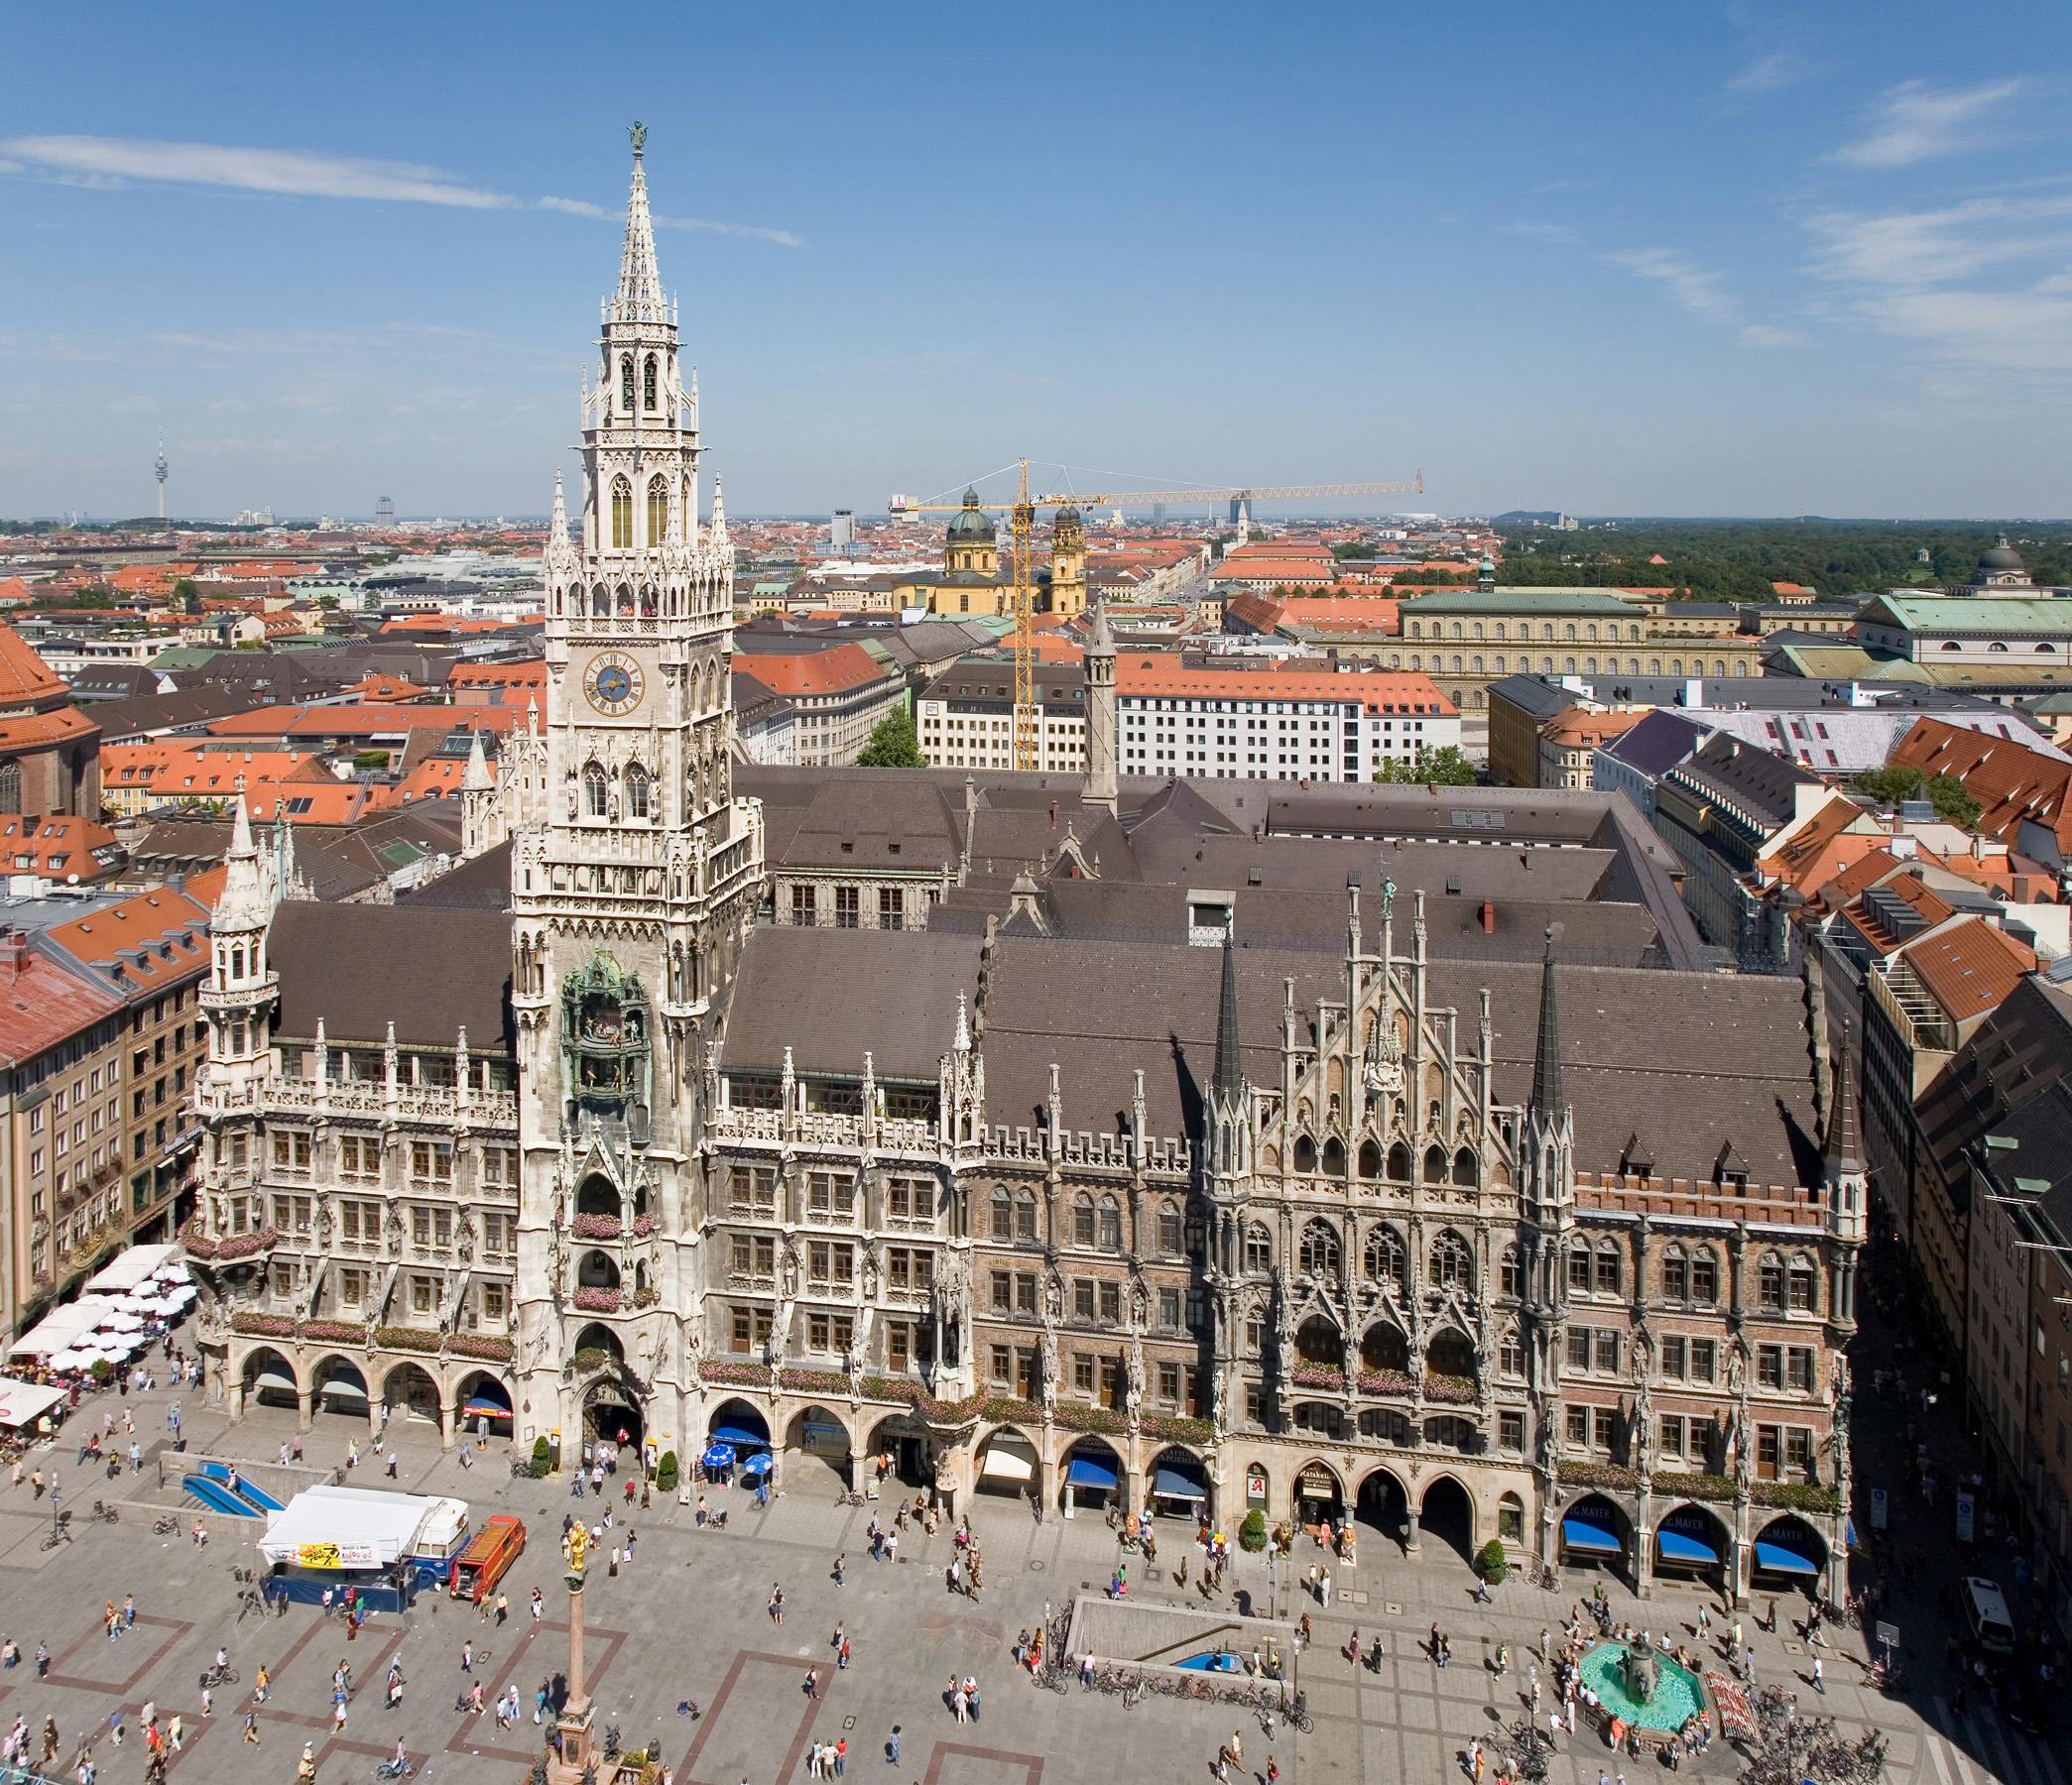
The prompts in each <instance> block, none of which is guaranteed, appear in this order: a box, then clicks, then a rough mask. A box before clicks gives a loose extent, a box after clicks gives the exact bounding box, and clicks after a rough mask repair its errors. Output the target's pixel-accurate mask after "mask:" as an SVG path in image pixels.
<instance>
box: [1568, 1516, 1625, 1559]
mask: <svg viewBox="0 0 2072 1785" xmlns="http://www.w3.org/2000/svg"><path fill="white" fill-rule="evenodd" d="M1599 1516H1601V1514H1600V1515H1599ZM1561 1540H1562V1542H1564V1543H1565V1544H1567V1545H1568V1547H1569V1548H1570V1549H1572V1550H1583V1551H1587V1552H1588V1553H1589V1554H1591V1555H1595V1556H1616V1555H1619V1554H1620V1553H1622V1552H1623V1551H1624V1550H1625V1548H1626V1545H1625V1544H1623V1543H1621V1542H1620V1541H1619V1533H1618V1532H1617V1531H1614V1530H1612V1529H1610V1528H1609V1527H1608V1526H1606V1525H1603V1524H1599V1523H1597V1522H1596V1519H1595V1518H1593V1517H1592V1515H1590V1514H1589V1513H1585V1514H1584V1515H1583V1516H1582V1517H1580V1518H1576V1517H1568V1518H1564V1519H1563V1520H1562V1521H1561Z"/></svg>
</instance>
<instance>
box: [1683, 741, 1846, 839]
mask: <svg viewBox="0 0 2072 1785" xmlns="http://www.w3.org/2000/svg"><path fill="white" fill-rule="evenodd" d="M1678 773H1679V774H1680V775H1682V776H1685V777H1687V778H1688V779H1689V780H1690V781H1691V782H1692V783H1693V784H1694V785H1697V786H1700V787H1703V788H1704V789H1706V790H1707V791H1708V792H1711V793H1714V794H1716V795H1718V796H1719V797H1720V798H1721V799H1723V800H1724V801H1725V802H1726V803H1727V804H1729V805H1731V806H1735V807H1739V808H1741V809H1743V810H1747V811H1753V812H1757V813H1760V814H1761V815H1762V816H1763V817H1765V818H1767V820H1768V821H1769V822H1770V824H1772V825H1778V824H1784V823H1787V822H1789V820H1790V819H1791V817H1792V815H1793V814H1794V812H1795V811H1796V809H1797V803H1798V796H1797V793H1796V791H1795V789H1796V788H1798V787H1801V786H1813V787H1817V786H1821V785H1823V784H1824V783H1823V782H1822V781H1821V779H1820V776H1819V775H1817V774H1815V773H1813V772H1812V771H1811V770H1810V769H1801V768H1800V767H1799V766H1798V765H1797V764H1796V763H1790V762H1786V761H1785V760H1784V759H1783V758H1782V757H1780V756H1774V755H1772V754H1771V753H1770V752H1769V751H1767V750H1759V749H1757V748H1756V746H1755V745H1753V744H1744V743H1743V742H1742V741H1741V740H1740V739H1739V738H1737V737H1735V736H1734V735H1733V734H1732V733H1731V732H1715V733H1714V734H1713V735H1712V736H1711V737H1710V738H1708V739H1707V740H1706V741H1705V742H1704V743H1703V744H1701V745H1699V746H1698V749H1697V751H1696V753H1695V754H1694V755H1693V756H1692V757H1691V759H1690V761H1688V762H1687V763H1684V764H1682V765H1681V766H1680V767H1679V770H1678Z"/></svg>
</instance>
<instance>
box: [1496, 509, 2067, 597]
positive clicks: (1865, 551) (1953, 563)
mask: <svg viewBox="0 0 2072 1785" xmlns="http://www.w3.org/2000/svg"><path fill="white" fill-rule="evenodd" d="M1496 527H1497V531H1498V533H1499V534H1501V535H1503V539H1504V562H1503V565H1502V566H1501V568H1500V569H1499V570H1498V573H1497V580H1498V581H1499V582H1502V583H1510V584H1522V585H1524V586H1527V587H1562V586H1583V587H1615V588H1635V587H1637V588H1668V587H1674V588H1675V589H1676V590H1678V591H1679V597H1678V598H1679V599H1683V600H1689V601H1737V602H1744V603H1752V602H1760V601H1769V600H1771V599H1773V597H1772V595H1771V593H1770V586H1769V585H1770V584H1771V583H1773V582H1795V583H1800V584H1803V585H1804V586H1805V587H1806V588H1809V589H1814V590H1817V591H1818V592H1819V593H1820V594H1821V595H1822V596H1823V597H1844V596H1857V595H1863V594H1867V593H1875V592H1877V591H1880V590H1884V589H1895V588H1905V587H1907V586H1909V585H1911V586H1913V587H1922V586H1940V585H1942V584H1945V583H1961V582H1963V581H1965V580H1966V579H1967V578H1968V577H1969V576H1970V575H1971V573H1972V569H1973V567H1974V566H1975V565H1976V564H1977V563H1978V561H1979V553H1980V552H1982V551H1984V550H1985V549H1986V548H1987V547H1988V546H1989V545H1993V544H1997V543H1998V542H1999V540H2000V537H2001V535H2003V534H2006V535H2007V536H2008V541H2009V543H2010V544H2011V545H2012V546H2013V547H2014V549H2015V550H2017V551H2018V552H2020V553H2021V559H2022V562H2023V563H2025V564H2026V565H2027V566H2028V571H2029V574H2030V575H2031V576H2032V577H2034V578H2035V580H2036V581H2037V582H2039V583H2057V584H2072V523H2068V522H2055V521H2051V522H2037V521H2029V522H2009V523H2005V524H1996V523H1990V522H1970V521H1961V522H1960V521H1915V522H1898V523H1895V522H1877V521H1825V520H1805V521H1620V522H1618V523H1616V524H1611V523H1604V522H1598V523H1590V524H1586V525H1585V526H1584V527H1583V528H1582V530H1581V531H1580V532H1576V533H1555V532H1553V531H1551V530H1550V529H1547V528H1544V527H1539V526H1535V525H1532V524H1530V523H1525V524H1523V525H1522V524H1520V523H1518V522H1516V521H1514V520H1512V519H1510V518H1503V519H1500V520H1499V521H1498V522H1497V523H1496ZM1924 546H1925V547H1926V548H1927V551H1928V562H1927V563H1925V564H1924V563H1922V562H1921V561H1920V559H1919V556H1918V553H1919V552H1920V550H1921V548H1922V547H1924ZM1657 554H1659V555H1660V556H1662V557H1664V558H1666V559H1667V560H1668V562H1667V563H1665V564H1655V563H1650V562H1649V561H1648V560H1649V559H1650V558H1651V557H1654V556H1655V555H1657Z"/></svg>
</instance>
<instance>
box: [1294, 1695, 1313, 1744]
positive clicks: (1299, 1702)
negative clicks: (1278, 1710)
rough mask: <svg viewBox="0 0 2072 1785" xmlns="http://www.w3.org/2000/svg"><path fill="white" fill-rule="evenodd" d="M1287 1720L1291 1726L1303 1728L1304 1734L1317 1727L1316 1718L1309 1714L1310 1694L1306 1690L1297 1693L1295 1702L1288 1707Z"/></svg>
mask: <svg viewBox="0 0 2072 1785" xmlns="http://www.w3.org/2000/svg"><path fill="white" fill-rule="evenodd" d="M1287 1721H1288V1725H1289V1726H1290V1727H1292V1728H1296V1729H1299V1730H1301V1732H1302V1733H1303V1734H1304V1735H1307V1734H1308V1733H1309V1731H1310V1730H1311V1729H1313V1728H1315V1727H1316V1719H1315V1718H1313V1717H1311V1716H1310V1715H1309V1695H1308V1694H1307V1693H1306V1692H1298V1693H1296V1694H1295V1702H1294V1703H1293V1704H1291V1705H1290V1706H1288V1708H1287Z"/></svg>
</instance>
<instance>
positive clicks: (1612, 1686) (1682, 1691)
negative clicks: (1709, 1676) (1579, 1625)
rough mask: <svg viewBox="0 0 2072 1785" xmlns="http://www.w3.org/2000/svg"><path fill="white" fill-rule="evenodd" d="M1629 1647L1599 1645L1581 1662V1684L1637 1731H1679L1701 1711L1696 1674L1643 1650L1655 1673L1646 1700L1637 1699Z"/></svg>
mask: <svg viewBox="0 0 2072 1785" xmlns="http://www.w3.org/2000/svg"><path fill="white" fill-rule="evenodd" d="M1634 1646H1635V1647H1638V1644H1636V1645H1634ZM1628 1648H1629V1645H1628V1644H1626V1643H1624V1642H1600V1643H1597V1644H1595V1645H1594V1646H1593V1647H1591V1649H1590V1650H1589V1651H1588V1652H1587V1653H1586V1654H1585V1655H1584V1656H1583V1660H1582V1675H1583V1683H1584V1684H1585V1685H1587V1686H1588V1687H1589V1688H1590V1690H1591V1691H1592V1692H1594V1693H1596V1694H1597V1696H1598V1699H1599V1700H1600V1701H1601V1702H1602V1703H1603V1705H1604V1708H1605V1709H1606V1710H1607V1711H1608V1712H1610V1713H1611V1715H1612V1716H1614V1717H1616V1718H1619V1719H1620V1720H1622V1721H1623V1722H1625V1723H1628V1724H1631V1725H1635V1726H1636V1727H1638V1728H1643V1729H1680V1728H1681V1727H1683V1725H1684V1724H1685V1723H1686V1722H1687V1721H1688V1720H1689V1719H1690V1718H1692V1717H1695V1716H1697V1715H1699V1714H1700V1713H1701V1712H1702V1711H1703V1710H1704V1706H1705V1695H1704V1691H1703V1688H1701V1687H1700V1686H1699V1684H1698V1677H1697V1675H1696V1674H1694V1673H1692V1672H1691V1670H1690V1669H1689V1668H1687V1667H1684V1666H1683V1665H1681V1664H1680V1663H1679V1662H1676V1661H1673V1660H1671V1659H1670V1658H1669V1657H1668V1656H1667V1655H1665V1654H1663V1653H1662V1652H1661V1650H1659V1649H1653V1650H1649V1651H1645V1657H1646V1665H1647V1666H1648V1667H1651V1668H1652V1670H1653V1672H1654V1682H1653V1687H1652V1689H1651V1690H1650V1691H1647V1693H1646V1695H1645V1697H1638V1696H1636V1694H1635V1691H1634V1690H1633V1685H1634V1684H1635V1682H1632V1681H1630V1679H1629V1673H1630V1670H1629V1666H1628Z"/></svg>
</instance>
